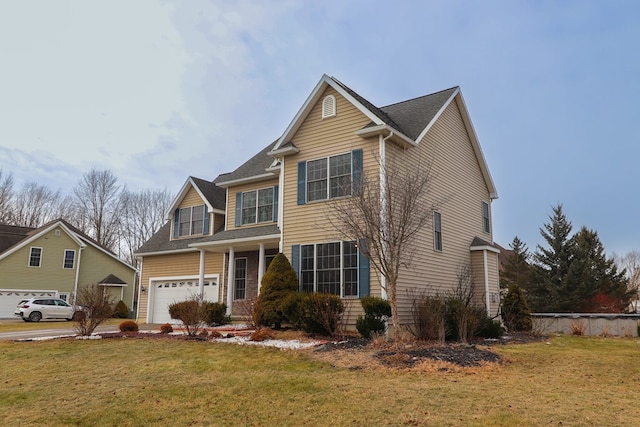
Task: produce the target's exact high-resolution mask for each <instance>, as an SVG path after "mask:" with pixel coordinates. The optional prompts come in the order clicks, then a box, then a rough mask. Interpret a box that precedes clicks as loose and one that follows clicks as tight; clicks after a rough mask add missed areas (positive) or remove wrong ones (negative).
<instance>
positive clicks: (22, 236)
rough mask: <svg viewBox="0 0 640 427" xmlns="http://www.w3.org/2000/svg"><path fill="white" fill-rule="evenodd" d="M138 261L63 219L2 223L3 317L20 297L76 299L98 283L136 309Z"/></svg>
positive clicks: (0, 307)
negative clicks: (32, 224) (81, 291)
mask: <svg viewBox="0 0 640 427" xmlns="http://www.w3.org/2000/svg"><path fill="white" fill-rule="evenodd" d="M135 274H136V269H135V267H133V266H131V265H129V264H127V263H125V262H124V261H122V260H120V259H118V257H117V256H116V255H115V254H114V253H112V252H111V251H109V250H107V249H106V248H104V247H103V246H101V245H100V244H98V242H96V241H95V240H93V239H91V238H90V237H89V236H87V235H86V234H84V233H83V232H82V231H80V230H78V229H77V228H75V227H74V226H73V225H71V224H69V223H68V222H67V221H65V220H63V219H57V220H54V221H51V222H49V223H47V224H45V225H43V226H41V227H38V228H30V227H17V226H13V225H7V224H0V318H11V317H13V312H14V310H15V308H16V306H17V305H18V302H19V301H21V300H25V299H29V298H32V297H36V296H38V297H40V296H49V297H55V298H62V299H64V300H66V301H69V302H71V303H73V302H75V295H76V293H77V291H78V288H79V287H80V286H85V285H88V284H97V285H98V286H100V287H102V288H103V289H104V291H105V292H108V293H109V296H110V298H111V299H112V300H113V301H114V302H118V301H124V303H125V304H127V307H129V310H130V311H133V310H134V296H135V293H134V287H135Z"/></svg>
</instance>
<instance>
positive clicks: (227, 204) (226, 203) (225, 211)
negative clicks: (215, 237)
mask: <svg viewBox="0 0 640 427" xmlns="http://www.w3.org/2000/svg"><path fill="white" fill-rule="evenodd" d="M225 191H226V192H227V194H225V199H224V200H225V203H224V231H227V221H231V218H229V188H225ZM214 223H215V221H214ZM214 231H215V230H214ZM211 234H213V233H211Z"/></svg>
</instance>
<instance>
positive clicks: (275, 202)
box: [273, 185, 278, 222]
mask: <svg viewBox="0 0 640 427" xmlns="http://www.w3.org/2000/svg"><path fill="white" fill-rule="evenodd" d="M277 220H278V186H277V185H276V186H274V187H273V222H276V221H277Z"/></svg>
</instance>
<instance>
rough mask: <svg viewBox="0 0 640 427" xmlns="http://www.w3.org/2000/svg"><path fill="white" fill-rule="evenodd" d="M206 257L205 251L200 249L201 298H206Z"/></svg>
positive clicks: (199, 281) (199, 290)
mask: <svg viewBox="0 0 640 427" xmlns="http://www.w3.org/2000/svg"><path fill="white" fill-rule="evenodd" d="M204 256H205V250H204V249H200V271H199V276H198V293H199V294H200V297H204Z"/></svg>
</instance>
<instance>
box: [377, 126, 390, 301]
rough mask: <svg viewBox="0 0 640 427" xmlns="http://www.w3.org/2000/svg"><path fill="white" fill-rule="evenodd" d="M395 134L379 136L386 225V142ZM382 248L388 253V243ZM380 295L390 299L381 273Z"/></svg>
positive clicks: (381, 198) (383, 208) (381, 185)
mask: <svg viewBox="0 0 640 427" xmlns="http://www.w3.org/2000/svg"><path fill="white" fill-rule="evenodd" d="M392 136H393V131H391V133H390V134H389V135H387V136H386V137H382V138H379V141H380V144H379V148H378V151H379V153H380V204H381V208H382V209H380V217H381V222H382V224H383V226H386V224H387V221H386V217H385V213H386V205H387V197H386V190H387V189H386V185H385V183H386V178H385V176H386V169H385V166H386V160H387V159H386V156H387V150H386V142H387V139H389V138H391V137H392ZM382 250H383V251H384V252H385V253H386V251H387V247H386V244H384V242H383V245H382ZM380 296H381V297H382V299H384V300H386V299H389V297H388V295H387V279H386V277H384V276H383V275H380Z"/></svg>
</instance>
